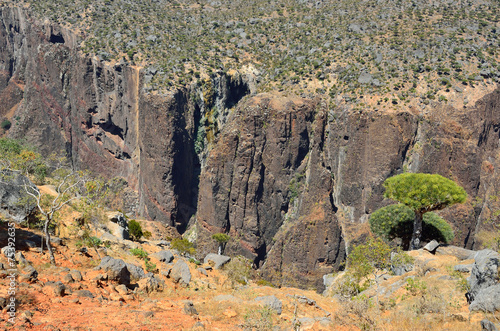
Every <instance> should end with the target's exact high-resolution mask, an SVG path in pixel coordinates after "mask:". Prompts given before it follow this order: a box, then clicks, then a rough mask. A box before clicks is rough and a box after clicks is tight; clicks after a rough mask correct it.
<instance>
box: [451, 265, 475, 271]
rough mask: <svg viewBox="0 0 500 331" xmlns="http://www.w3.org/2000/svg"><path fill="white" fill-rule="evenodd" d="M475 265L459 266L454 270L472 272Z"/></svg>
mask: <svg viewBox="0 0 500 331" xmlns="http://www.w3.org/2000/svg"><path fill="white" fill-rule="evenodd" d="M473 265H474V264H457V265H456V266H454V267H453V270H455V271H459V272H471V271H472V266H473Z"/></svg>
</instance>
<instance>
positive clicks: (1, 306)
mask: <svg viewBox="0 0 500 331" xmlns="http://www.w3.org/2000/svg"><path fill="white" fill-rule="evenodd" d="M6 306H7V299H5V298H2V297H0V310H3V309H4V308H5V307H6Z"/></svg>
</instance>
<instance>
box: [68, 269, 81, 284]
mask: <svg viewBox="0 0 500 331" xmlns="http://www.w3.org/2000/svg"><path fill="white" fill-rule="evenodd" d="M69 273H70V275H71V277H72V278H73V279H74V280H75V281H76V282H81V281H82V280H83V277H82V273H81V272H80V271H78V270H70V272H69Z"/></svg>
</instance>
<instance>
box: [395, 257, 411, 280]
mask: <svg viewBox="0 0 500 331" xmlns="http://www.w3.org/2000/svg"><path fill="white" fill-rule="evenodd" d="M396 257H397V253H394V252H391V271H392V273H393V274H394V275H396V276H401V275H404V274H405V273H407V272H410V271H412V270H413V263H408V264H401V262H399V263H396V261H395V259H396Z"/></svg>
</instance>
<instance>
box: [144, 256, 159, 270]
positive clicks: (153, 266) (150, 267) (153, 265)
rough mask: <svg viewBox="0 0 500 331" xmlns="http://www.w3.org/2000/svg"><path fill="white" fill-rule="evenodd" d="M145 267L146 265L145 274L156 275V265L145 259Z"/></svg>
mask: <svg viewBox="0 0 500 331" xmlns="http://www.w3.org/2000/svg"><path fill="white" fill-rule="evenodd" d="M144 263H145V265H146V271H147V272H153V273H156V272H157V271H158V270H157V269H156V264H154V263H152V262H151V261H149V259H146V261H145V262H144Z"/></svg>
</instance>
